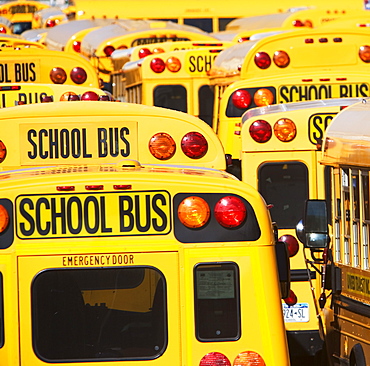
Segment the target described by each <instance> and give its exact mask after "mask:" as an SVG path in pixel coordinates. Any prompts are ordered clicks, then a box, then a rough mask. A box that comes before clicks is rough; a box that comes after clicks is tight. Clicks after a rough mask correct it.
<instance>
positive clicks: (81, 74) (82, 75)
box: [50, 67, 87, 85]
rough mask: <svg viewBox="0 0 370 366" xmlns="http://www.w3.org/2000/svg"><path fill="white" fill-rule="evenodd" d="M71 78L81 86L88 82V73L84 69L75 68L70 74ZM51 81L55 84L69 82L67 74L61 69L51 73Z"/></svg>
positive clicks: (56, 68)
mask: <svg viewBox="0 0 370 366" xmlns="http://www.w3.org/2000/svg"><path fill="white" fill-rule="evenodd" d="M69 76H70V78H71V80H72V81H73V82H74V83H75V84H77V85H81V84H83V83H84V82H85V81H86V80H87V73H86V71H85V70H84V69H83V68H82V67H74V68H73V69H72V70H71V72H70V73H69ZM50 80H51V81H52V82H53V83H54V84H64V83H65V82H66V80H67V73H66V71H65V70H64V69H63V68H61V67H54V68H53V69H52V70H51V71H50Z"/></svg>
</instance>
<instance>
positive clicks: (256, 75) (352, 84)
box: [210, 28, 370, 165]
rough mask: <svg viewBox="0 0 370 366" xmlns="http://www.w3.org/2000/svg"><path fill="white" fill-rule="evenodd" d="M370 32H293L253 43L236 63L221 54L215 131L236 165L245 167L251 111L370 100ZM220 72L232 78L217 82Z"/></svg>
mask: <svg viewBox="0 0 370 366" xmlns="http://www.w3.org/2000/svg"><path fill="white" fill-rule="evenodd" d="M369 34H370V33H369V31H368V30H366V29H363V30H361V29H358V30H349V29H329V28H325V29H324V28H320V29H316V30H310V31H305V30H302V31H292V32H286V33H281V34H278V35H273V36H270V37H266V38H262V39H260V40H257V41H252V42H254V43H253V44H252V45H251V47H250V49H249V50H248V52H247V53H245V52H244V54H245V55H246V56H245V57H244V58H243V59H242V57H239V58H235V60H233V62H232V63H227V60H228V59H229V58H230V57H225V55H223V52H221V53H220V60H218V58H216V60H215V62H214V64H213V66H214V67H213V68H212V70H211V75H212V76H211V79H210V80H211V81H210V82H211V84H213V85H214V89H215V90H214V94H215V115H214V125H213V128H214V130H215V131H216V132H217V135H218V136H219V137H220V139H221V141H222V143H223V145H224V147H225V152H226V153H228V154H232V156H233V159H234V162H235V164H236V165H237V164H239V163H240V146H241V140H240V117H241V116H242V114H243V113H245V112H246V111H247V110H249V109H250V108H254V107H260V106H264V105H270V104H279V103H290V102H298V101H307V100H316V99H329V98H342V97H367V96H369V79H368V75H369V73H368V71H369V58H368V47H369V46H367V44H368V36H369ZM248 43H249V42H246V46H248ZM240 46H241V47H242V45H240ZM232 47H234V48H236V47H237V46H232ZM232 47H230V48H229V49H227V50H226V52H228V51H229V50H230V49H231V48H232ZM224 52H225V51H224ZM226 52H225V53H226ZM240 55H241V56H242V53H240ZM317 55H320V57H318V56H317ZM221 57H223V60H221ZM219 61H221V62H219ZM240 61H241V62H240ZM218 74H220V75H222V76H224V75H226V77H221V78H219V79H217V75H218ZM212 80H214V81H215V83H213V81H212ZM216 80H217V82H216ZM230 81H231V83H230Z"/></svg>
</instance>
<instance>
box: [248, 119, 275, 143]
mask: <svg viewBox="0 0 370 366" xmlns="http://www.w3.org/2000/svg"><path fill="white" fill-rule="evenodd" d="M249 134H250V135H251V137H252V139H253V140H254V141H256V142H261V143H263V142H267V141H268V140H270V138H271V136H272V128H271V126H270V124H269V123H267V122H266V121H264V120H262V119H259V120H257V121H254V122H253V123H252V124H251V126H250V127H249Z"/></svg>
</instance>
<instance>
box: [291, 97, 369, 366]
mask: <svg viewBox="0 0 370 366" xmlns="http://www.w3.org/2000/svg"><path fill="white" fill-rule="evenodd" d="M369 116H370V108H369V101H368V100H364V101H362V102H360V103H356V104H354V105H352V106H350V107H348V108H346V109H344V110H343V111H341V112H340V113H338V114H337V116H336V117H335V118H334V119H333V120H332V122H331V124H330V125H329V127H328V128H327V130H326V134H325V136H324V141H323V144H322V156H321V159H320V162H321V163H322V164H323V165H324V166H325V168H326V169H327V170H328V177H327V181H326V182H327V187H328V190H327V193H326V201H325V200H311V201H308V202H307V205H306V209H305V214H304V218H303V221H302V223H301V225H300V226H299V227H298V228H297V233H298V235H299V236H300V237H301V240H302V242H303V243H304V244H305V246H306V247H307V248H309V249H311V250H312V251H318V250H323V251H324V253H325V261H324V265H323V271H322V276H321V278H322V281H323V287H324V291H323V293H322V295H321V296H320V297H319V303H320V308H321V310H322V311H321V320H322V327H323V333H324V335H325V345H326V349H327V354H328V356H329V361H330V365H368V364H369V360H370V347H369V343H370V337H369V333H368V324H369V313H368V309H369V305H370V302H369V285H368V284H369V278H370V274H369V233H370V230H369V212H370V211H369V166H370V157H369V139H370V131H369V128H368V123H367V121H368V118H369ZM328 223H329V228H331V230H329V228H328Z"/></svg>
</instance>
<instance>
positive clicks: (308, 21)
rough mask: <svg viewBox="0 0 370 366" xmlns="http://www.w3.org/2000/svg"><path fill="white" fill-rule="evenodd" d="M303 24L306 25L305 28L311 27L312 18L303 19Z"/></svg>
mask: <svg viewBox="0 0 370 366" xmlns="http://www.w3.org/2000/svg"><path fill="white" fill-rule="evenodd" d="M304 26H305V27H307V28H313V23H312V20H309V19H307V20H305V21H304Z"/></svg>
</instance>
